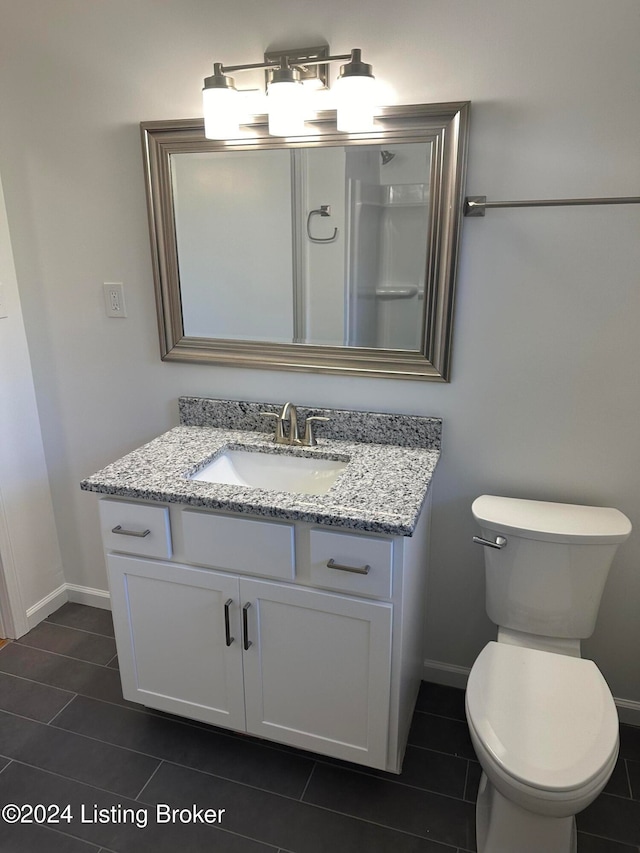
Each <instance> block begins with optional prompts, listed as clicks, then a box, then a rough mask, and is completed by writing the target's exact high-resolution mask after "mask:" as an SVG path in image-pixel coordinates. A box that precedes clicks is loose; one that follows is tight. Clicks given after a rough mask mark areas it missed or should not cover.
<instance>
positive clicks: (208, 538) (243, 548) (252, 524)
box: [182, 509, 295, 580]
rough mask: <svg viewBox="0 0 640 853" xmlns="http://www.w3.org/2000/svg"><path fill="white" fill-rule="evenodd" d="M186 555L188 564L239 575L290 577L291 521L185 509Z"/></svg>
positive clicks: (292, 560)
mask: <svg viewBox="0 0 640 853" xmlns="http://www.w3.org/2000/svg"><path fill="white" fill-rule="evenodd" d="M182 524H183V531H184V550H185V556H186V558H187V560H188V561H189V562H190V563H200V564H201V565H203V566H212V567H213V568H217V569H230V570H231V571H234V572H241V573H242V574H252V575H264V576H266V577H275V578H284V579H287V580H293V578H294V577H295V546H294V534H293V524H282V523H279V522H277V521H253V520H252V519H248V518H232V517H230V516H226V515H212V514H211V513H205V512H197V511H195V510H188V509H187V510H184V511H183V513H182Z"/></svg>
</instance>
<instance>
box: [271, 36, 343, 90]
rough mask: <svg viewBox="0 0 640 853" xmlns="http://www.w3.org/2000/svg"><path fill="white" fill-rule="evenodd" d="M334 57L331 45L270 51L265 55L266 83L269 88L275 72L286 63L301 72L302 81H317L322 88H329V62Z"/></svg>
mask: <svg viewBox="0 0 640 853" xmlns="http://www.w3.org/2000/svg"><path fill="white" fill-rule="evenodd" d="M333 58H334V57H331V56H329V45H328V44H322V45H319V46H317V47H294V48H285V49H282V48H281V49H280V50H269V51H267V52H266V53H265V55H264V61H265V63H266V66H265V68H266V71H265V78H266V80H265V82H266V85H267V86H268V85H269V83H270V82H271V78H272V76H273V70H274V69H275V68H277V67H278V66H280V65H282V63H283V62H286V63H287V64H288V65H290V66H292V67H294V68H297V69H298V70H299V72H300V80H301V81H302V82H303V83H304V82H305V80H317V81H319V83H320V88H325V89H326V88H327V87H328V80H329V66H328V64H327V62H329V61H330V60H331V59H333Z"/></svg>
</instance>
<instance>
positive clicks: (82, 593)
mask: <svg viewBox="0 0 640 853" xmlns="http://www.w3.org/2000/svg"><path fill="white" fill-rule="evenodd" d="M65 586H66V588H67V595H68V598H69V601H73V602H75V603H76V604H88V605H89V607H100V608H101V609H102V610H111V596H110V595H109V593H108V592H107V590H106V589H94V588H93V587H90V586H78V584H75V583H67V584H65Z"/></svg>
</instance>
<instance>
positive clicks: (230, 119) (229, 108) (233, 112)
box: [202, 88, 240, 139]
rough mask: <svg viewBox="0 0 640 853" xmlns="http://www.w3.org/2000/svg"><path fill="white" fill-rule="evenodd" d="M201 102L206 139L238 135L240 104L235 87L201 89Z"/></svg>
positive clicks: (229, 137)
mask: <svg viewBox="0 0 640 853" xmlns="http://www.w3.org/2000/svg"><path fill="white" fill-rule="evenodd" d="M202 104H203V107H204V135H205V136H206V137H207V139H233V138H234V137H237V136H238V133H239V119H240V105H239V103H238V93H237V92H236V90H235V89H225V88H211V89H203V90H202Z"/></svg>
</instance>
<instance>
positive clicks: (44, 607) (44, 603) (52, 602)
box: [27, 583, 69, 631]
mask: <svg viewBox="0 0 640 853" xmlns="http://www.w3.org/2000/svg"><path fill="white" fill-rule="evenodd" d="M68 600H69V599H68V597H67V584H66V583H63V584H60V586H59V587H58V588H57V589H54V590H53V592H50V593H49V595H45V597H44V598H41V599H40V601H38V602H36V604H34V605H32V606H31V607H29V608H27V625H28V626H29V628H28V630H29V631H30V630H31V629H32V628H35V627H36V625H38V624H39V623H40V622H42V620H43V619H46V618H47V616H49V615H50V614H51V613H53V612H54V611H56V610H57V609H58V608H59V607H62V605H63V604H65V603H66V602H67V601H68Z"/></svg>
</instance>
